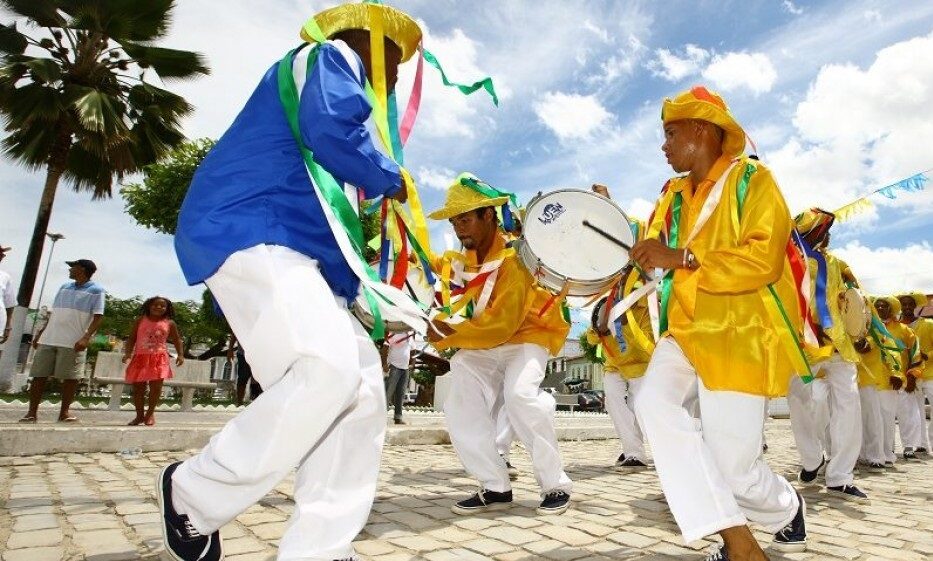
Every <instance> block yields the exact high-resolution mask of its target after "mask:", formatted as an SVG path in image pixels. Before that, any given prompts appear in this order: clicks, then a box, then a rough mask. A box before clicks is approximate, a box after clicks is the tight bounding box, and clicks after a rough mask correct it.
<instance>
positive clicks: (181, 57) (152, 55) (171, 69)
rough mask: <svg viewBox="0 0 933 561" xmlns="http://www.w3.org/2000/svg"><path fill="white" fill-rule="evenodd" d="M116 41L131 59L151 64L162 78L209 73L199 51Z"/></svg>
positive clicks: (189, 76)
mask: <svg viewBox="0 0 933 561" xmlns="http://www.w3.org/2000/svg"><path fill="white" fill-rule="evenodd" d="M118 42H119V43H120V46H122V47H123V50H124V51H126V54H128V55H129V56H130V57H131V58H132V59H133V60H135V61H136V62H137V63H138V64H141V65H143V66H151V67H152V68H153V69H154V70H155V71H156V72H157V73H158V74H159V77H160V78H162V79H163V80H165V79H171V78H191V77H193V76H194V75H195V74H210V68H208V66H207V62H206V61H205V59H204V56H203V55H201V54H200V53H195V52H191V51H182V50H178V49H166V48H163V47H152V46H149V45H140V44H139V43H134V42H132V41H118Z"/></svg>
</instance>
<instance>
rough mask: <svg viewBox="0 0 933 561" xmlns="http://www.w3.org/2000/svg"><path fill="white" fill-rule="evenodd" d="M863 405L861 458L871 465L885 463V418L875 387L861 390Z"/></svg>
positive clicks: (860, 398)
mask: <svg viewBox="0 0 933 561" xmlns="http://www.w3.org/2000/svg"><path fill="white" fill-rule="evenodd" d="M859 400H860V401H861V405H862V452H861V457H862V459H864V460H867V461H868V462H871V463H877V464H882V463H884V417H883V416H882V414H881V400H880V399H879V397H878V390H876V389H875V387H874V386H865V387H863V388H859Z"/></svg>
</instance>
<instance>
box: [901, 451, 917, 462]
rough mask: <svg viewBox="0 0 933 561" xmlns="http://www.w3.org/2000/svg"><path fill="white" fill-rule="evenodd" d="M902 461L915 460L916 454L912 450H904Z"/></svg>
mask: <svg viewBox="0 0 933 561" xmlns="http://www.w3.org/2000/svg"><path fill="white" fill-rule="evenodd" d="M904 459H905V460H916V459H917V453H916V452H914V451H913V450H904Z"/></svg>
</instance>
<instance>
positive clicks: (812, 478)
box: [797, 458, 826, 485]
mask: <svg viewBox="0 0 933 561" xmlns="http://www.w3.org/2000/svg"><path fill="white" fill-rule="evenodd" d="M824 465H826V458H823V459H822V460H820V465H818V466H816V469H814V470H807V469H805V468H800V473H798V474H797V481H799V482H801V483H803V484H804V485H816V476H817V475H819V474H820V470H821V469H823V466H824Z"/></svg>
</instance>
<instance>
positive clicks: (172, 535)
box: [156, 462, 224, 561]
mask: <svg viewBox="0 0 933 561" xmlns="http://www.w3.org/2000/svg"><path fill="white" fill-rule="evenodd" d="M180 465H181V462H175V463H174V464H170V465H168V466H166V467H165V469H163V470H162V473H160V474H159V478H158V479H157V480H156V495H157V496H158V498H159V512H161V513H162V536H163V539H164V542H165V551H167V552H168V554H169V555H170V556H171V557H172V559H175V561H221V560H222V559H223V558H224V549H223V543H221V540H220V531H216V532H214V533H213V534H211V535H209V536H202V535H201V534H199V533H198V531H197V530H195V528H194V526H192V525H191V521H190V520H188V517H187V516H186V515H184V514H178V513H177V512H175V507H174V506H173V505H172V474H173V473H175V470H176V469H177V468H178V466H180Z"/></svg>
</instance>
